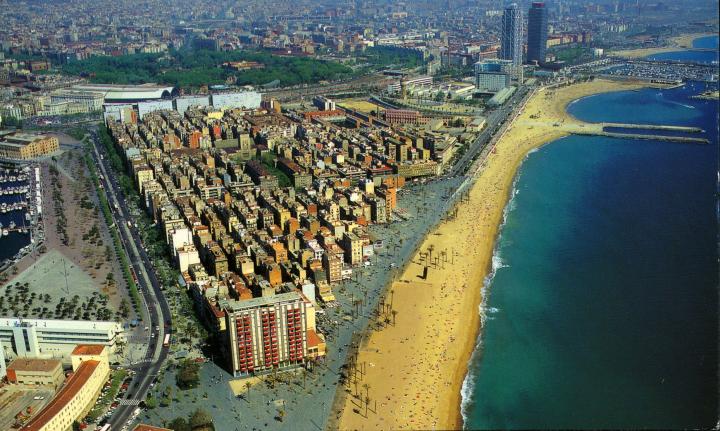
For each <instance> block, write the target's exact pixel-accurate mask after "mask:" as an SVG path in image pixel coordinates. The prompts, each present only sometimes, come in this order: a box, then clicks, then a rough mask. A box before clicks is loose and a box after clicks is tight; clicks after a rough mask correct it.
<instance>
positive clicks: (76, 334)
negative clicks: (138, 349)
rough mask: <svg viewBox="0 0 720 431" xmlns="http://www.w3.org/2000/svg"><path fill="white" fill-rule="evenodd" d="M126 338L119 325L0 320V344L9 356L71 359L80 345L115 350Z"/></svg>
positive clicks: (108, 323)
mask: <svg viewBox="0 0 720 431" xmlns="http://www.w3.org/2000/svg"><path fill="white" fill-rule="evenodd" d="M123 338H124V336H123V329H122V325H121V324H120V323H117V322H105V321H85V320H51V319H46V320H41V319H17V318H2V319H0V341H1V342H2V346H3V348H4V349H5V353H6V354H8V356H9V355H10V354H13V355H16V356H18V357H21V358H24V357H34V358H58V359H69V356H70V354H71V352H72V351H73V349H74V348H75V346H76V345H78V344H86V343H92V344H100V345H104V346H107V347H108V348H109V349H110V350H113V349H114V348H115V344H116V343H117V342H118V341H120V340H122V339H123Z"/></svg>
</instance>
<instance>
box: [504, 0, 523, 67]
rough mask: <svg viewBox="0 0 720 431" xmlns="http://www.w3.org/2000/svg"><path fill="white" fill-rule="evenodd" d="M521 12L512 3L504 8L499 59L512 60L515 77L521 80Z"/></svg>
mask: <svg viewBox="0 0 720 431" xmlns="http://www.w3.org/2000/svg"><path fill="white" fill-rule="evenodd" d="M522 36H523V18H522V10H521V9H520V8H519V7H518V5H517V4H515V3H513V4H511V5H510V6H508V7H506V8H505V11H504V12H503V17H502V38H501V41H500V58H501V59H503V60H512V62H513V66H514V67H515V69H516V76H517V77H518V78H519V79H520V80H522V39H523V37H522Z"/></svg>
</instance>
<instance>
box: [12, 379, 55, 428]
mask: <svg viewBox="0 0 720 431" xmlns="http://www.w3.org/2000/svg"><path fill="white" fill-rule="evenodd" d="M53 394H54V392H53V390H52V389H35V388H28V387H25V386H16V385H6V386H4V387H2V388H0V430H10V429H13V425H14V424H15V422H16V417H17V419H20V420H22V419H23V418H24V420H23V422H22V423H25V422H26V421H27V420H30V418H31V416H33V415H34V414H36V413H37V412H38V411H39V410H40V409H42V408H43V407H44V406H45V405H46V404H47V403H49V402H50V400H51V399H52V396H53Z"/></svg>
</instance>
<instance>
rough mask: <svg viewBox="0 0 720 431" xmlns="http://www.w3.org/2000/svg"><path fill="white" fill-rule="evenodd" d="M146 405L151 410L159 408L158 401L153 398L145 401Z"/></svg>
mask: <svg viewBox="0 0 720 431" xmlns="http://www.w3.org/2000/svg"><path fill="white" fill-rule="evenodd" d="M145 405H146V406H147V408H149V409H154V408H155V407H157V399H156V398H155V397H152V396H150V397H147V400H146V401H145Z"/></svg>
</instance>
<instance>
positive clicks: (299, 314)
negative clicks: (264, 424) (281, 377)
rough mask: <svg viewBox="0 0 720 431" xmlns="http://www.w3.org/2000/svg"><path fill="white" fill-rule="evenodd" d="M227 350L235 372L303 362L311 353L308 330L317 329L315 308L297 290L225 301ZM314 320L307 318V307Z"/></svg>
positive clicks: (250, 371) (239, 373)
mask: <svg viewBox="0 0 720 431" xmlns="http://www.w3.org/2000/svg"><path fill="white" fill-rule="evenodd" d="M221 306H222V308H223V310H224V311H225V315H226V319H227V320H226V328H227V333H228V335H227V343H228V344H227V353H228V356H229V359H230V365H231V367H232V372H233V374H234V375H235V376H236V377H237V376H244V375H252V374H256V373H262V372H266V371H270V370H272V369H273V368H287V367H291V366H297V365H301V364H303V363H304V362H305V359H306V357H307V356H308V341H307V338H308V337H307V331H308V330H309V329H312V330H313V331H314V329H315V324H314V309H312V305H311V304H310V302H309V301H307V302H306V301H305V300H304V298H303V297H302V296H301V295H300V294H299V293H298V292H288V293H280V294H276V295H272V296H267V297H259V298H253V299H248V300H244V301H229V300H227V301H222V302H221ZM309 308H311V309H312V310H313V316H312V317H313V319H312V320H313V322H309V321H308V317H309V316H308V314H309V313H308V309H309Z"/></svg>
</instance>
